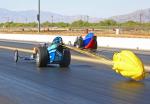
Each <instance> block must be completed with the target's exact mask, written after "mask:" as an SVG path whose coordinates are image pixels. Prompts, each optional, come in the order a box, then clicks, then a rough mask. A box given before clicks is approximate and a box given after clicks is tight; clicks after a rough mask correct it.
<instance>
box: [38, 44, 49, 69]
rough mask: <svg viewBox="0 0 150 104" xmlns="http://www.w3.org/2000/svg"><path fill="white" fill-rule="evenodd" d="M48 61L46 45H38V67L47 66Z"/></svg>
mask: <svg viewBox="0 0 150 104" xmlns="http://www.w3.org/2000/svg"><path fill="white" fill-rule="evenodd" d="M47 63H48V52H47V48H46V47H38V48H37V52H36V64H37V66H38V67H46V66H47Z"/></svg>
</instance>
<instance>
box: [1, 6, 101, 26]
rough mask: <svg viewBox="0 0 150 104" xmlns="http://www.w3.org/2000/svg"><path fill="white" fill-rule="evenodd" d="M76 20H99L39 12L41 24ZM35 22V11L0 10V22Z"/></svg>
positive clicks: (82, 16)
mask: <svg viewBox="0 0 150 104" xmlns="http://www.w3.org/2000/svg"><path fill="white" fill-rule="evenodd" d="M77 20H84V21H89V22H98V21H99V20H101V18H94V17H89V16H86V15H77V16H65V15H60V14H56V13H52V12H44V11H41V22H46V21H49V22H66V23H70V22H73V21H77ZM7 21H14V22H36V21H37V11H35V10H27V11H10V10H7V9H0V22H7Z"/></svg>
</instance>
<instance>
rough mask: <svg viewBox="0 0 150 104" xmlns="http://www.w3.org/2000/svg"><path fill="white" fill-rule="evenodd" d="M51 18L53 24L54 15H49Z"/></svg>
mask: <svg viewBox="0 0 150 104" xmlns="http://www.w3.org/2000/svg"><path fill="white" fill-rule="evenodd" d="M51 19H52V24H53V22H54V16H51Z"/></svg>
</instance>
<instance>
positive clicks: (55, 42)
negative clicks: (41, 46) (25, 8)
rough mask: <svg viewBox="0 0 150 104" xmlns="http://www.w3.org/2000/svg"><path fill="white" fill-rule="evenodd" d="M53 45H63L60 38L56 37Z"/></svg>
mask: <svg viewBox="0 0 150 104" xmlns="http://www.w3.org/2000/svg"><path fill="white" fill-rule="evenodd" d="M52 43H53V44H62V43H63V40H62V38H61V37H56V38H55V39H54V40H53V42H52Z"/></svg>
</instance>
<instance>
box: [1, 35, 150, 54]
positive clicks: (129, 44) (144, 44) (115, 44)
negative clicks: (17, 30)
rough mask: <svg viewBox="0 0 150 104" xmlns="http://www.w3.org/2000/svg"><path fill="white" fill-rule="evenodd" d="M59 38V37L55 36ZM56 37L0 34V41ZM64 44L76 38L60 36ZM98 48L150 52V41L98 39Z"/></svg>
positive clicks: (48, 40) (140, 39) (72, 41)
mask: <svg viewBox="0 0 150 104" xmlns="http://www.w3.org/2000/svg"><path fill="white" fill-rule="evenodd" d="M56 36H60V35H56ZM56 36H53V35H35V34H0V39H5V40H21V41H35V42H51V41H52V40H53V39H54V38H55V37H56ZM61 37H62V38H63V40H64V42H65V43H66V44H68V43H69V42H71V43H72V44H73V43H74V41H75V39H76V36H61ZM97 41H98V46H99V47H110V48H127V49H137V50H147V51H150V47H149V45H150V39H148V38H116V37H98V38H97Z"/></svg>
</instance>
